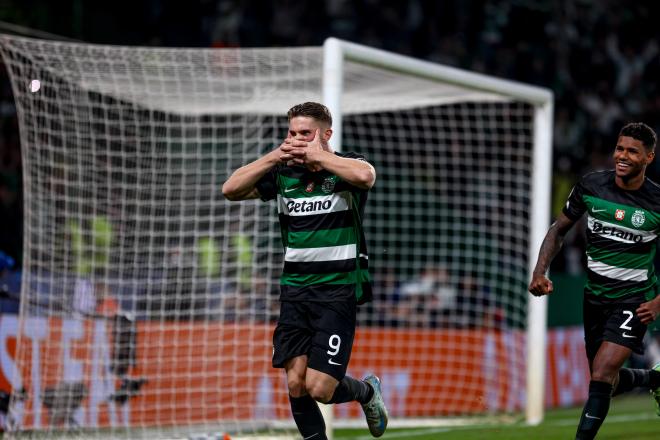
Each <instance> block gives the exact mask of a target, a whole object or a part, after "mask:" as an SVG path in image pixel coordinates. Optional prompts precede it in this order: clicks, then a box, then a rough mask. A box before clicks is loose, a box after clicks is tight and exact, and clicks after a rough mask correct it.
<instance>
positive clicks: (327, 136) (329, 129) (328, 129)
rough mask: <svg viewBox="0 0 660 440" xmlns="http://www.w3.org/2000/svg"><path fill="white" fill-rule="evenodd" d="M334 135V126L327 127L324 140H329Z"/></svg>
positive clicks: (324, 131)
mask: <svg viewBox="0 0 660 440" xmlns="http://www.w3.org/2000/svg"><path fill="white" fill-rule="evenodd" d="M331 137H332V128H326V129H325V130H323V140H324V141H326V142H328V141H329V140H330V138H331Z"/></svg>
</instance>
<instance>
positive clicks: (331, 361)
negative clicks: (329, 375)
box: [328, 358, 341, 365]
mask: <svg viewBox="0 0 660 440" xmlns="http://www.w3.org/2000/svg"><path fill="white" fill-rule="evenodd" d="M328 363H329V364H330V365H341V364H338V363H337V362H335V361H333V360H332V358H330V359H328Z"/></svg>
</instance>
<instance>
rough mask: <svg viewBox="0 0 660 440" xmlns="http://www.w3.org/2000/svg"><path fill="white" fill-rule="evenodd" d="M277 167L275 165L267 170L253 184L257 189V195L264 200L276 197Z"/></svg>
mask: <svg viewBox="0 0 660 440" xmlns="http://www.w3.org/2000/svg"><path fill="white" fill-rule="evenodd" d="M278 171H279V167H278V166H275V167H273V168H271V169H270V170H268V172H267V173H266V174H264V175H263V176H262V177H261V179H259V180H258V181H257V184H256V185H255V186H254V187H255V188H256V189H257V191H259V196H260V197H261V200H263V201H264V202H266V201H268V200H273V199H274V198H275V197H277V174H278Z"/></svg>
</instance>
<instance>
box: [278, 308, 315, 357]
mask: <svg viewBox="0 0 660 440" xmlns="http://www.w3.org/2000/svg"><path fill="white" fill-rule="evenodd" d="M313 334H314V329H313V328H312V327H311V325H310V323H309V317H308V311H307V308H306V306H305V305H304V304H302V303H297V302H286V301H282V303H281V304H280V317H279V319H278V321H277V326H276V327H275V332H274V333H273V367H275V368H286V364H287V361H289V360H290V359H294V358H297V357H299V356H303V355H307V354H308V353H309V350H310V348H311V346H312V335H313Z"/></svg>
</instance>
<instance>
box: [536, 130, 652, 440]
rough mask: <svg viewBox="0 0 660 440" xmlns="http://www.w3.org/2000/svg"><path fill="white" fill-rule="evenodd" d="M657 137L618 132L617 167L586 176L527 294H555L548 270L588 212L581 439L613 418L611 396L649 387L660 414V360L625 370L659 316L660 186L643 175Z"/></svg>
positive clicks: (548, 241) (544, 247)
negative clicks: (587, 378) (659, 246)
mask: <svg viewBox="0 0 660 440" xmlns="http://www.w3.org/2000/svg"><path fill="white" fill-rule="evenodd" d="M656 141H657V137H656V134H655V132H654V131H653V129H651V128H650V127H649V126H647V125H646V124H643V123H631V124H628V125H626V126H624V127H623V128H622V129H621V131H620V132H619V137H618V141H617V144H616V147H615V149H614V155H613V157H614V164H615V168H614V170H609V171H599V172H593V173H590V174H587V175H585V176H584V177H582V179H581V180H580V181H579V182H578V183H577V184H576V185H575V187H574V188H573V191H572V192H571V194H570V195H569V197H568V201H567V203H566V206H565V207H564V209H563V212H562V213H561V214H560V215H559V217H558V218H557V221H555V222H554V223H553V224H552V226H550V229H549V230H548V233H547V234H546V236H545V239H544V240H543V243H542V244H541V250H540V251H539V256H538V261H537V263H536V267H535V269H534V272H533V275H532V280H531V282H530V284H529V291H530V292H531V293H532V294H533V295H536V296H541V295H547V294H549V293H552V290H553V286H552V282H551V281H550V280H549V279H548V278H547V277H546V275H545V273H546V271H547V270H548V267H549V266H550V262H551V261H552V259H553V258H554V257H555V255H556V254H557V252H558V251H559V249H560V247H561V244H562V241H563V239H564V236H565V235H566V233H567V232H568V231H569V229H571V228H572V227H573V225H574V224H575V223H576V222H577V221H578V220H579V219H580V217H582V215H583V214H584V213H587V231H586V232H587V249H586V253H587V261H588V263H587V274H588V279H587V283H586V286H585V288H584V312H583V313H584V339H585V345H586V351H587V358H588V360H589V369H590V371H591V382H589V398H588V400H587V403H586V404H585V405H584V409H583V411H582V417H581V418H580V422H579V424H578V429H577V434H576V436H575V438H576V439H580V440H582V439H593V438H594V437H595V436H596V433H597V432H598V429H599V428H600V426H601V424H602V423H603V420H605V417H606V416H607V411H608V410H609V407H610V400H611V397H612V396H616V395H618V394H621V393H625V392H627V391H630V390H631V389H633V388H635V387H646V388H648V389H650V390H651V391H652V393H653V396H654V398H655V402H656V406H657V408H656V409H657V411H658V415H660V364H657V365H655V366H654V367H653V368H652V369H650V370H642V369H630V368H622V367H623V364H624V362H625V361H626V360H627V359H628V357H629V356H630V355H631V354H632V352H635V353H640V354H641V353H643V352H644V347H643V345H642V339H643V338H644V334H645V333H646V328H647V325H648V324H650V323H651V322H653V321H654V320H655V319H656V317H657V316H658V314H660V296H659V295H658V284H657V277H656V274H655V272H654V268H653V258H654V256H655V249H656V241H657V238H658V233H660V186H658V185H657V184H655V183H653V182H652V181H650V180H649V179H647V178H646V177H645V172H646V167H647V165H648V164H649V163H651V161H652V160H653V158H654V156H655V152H654V150H655V144H656Z"/></svg>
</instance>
